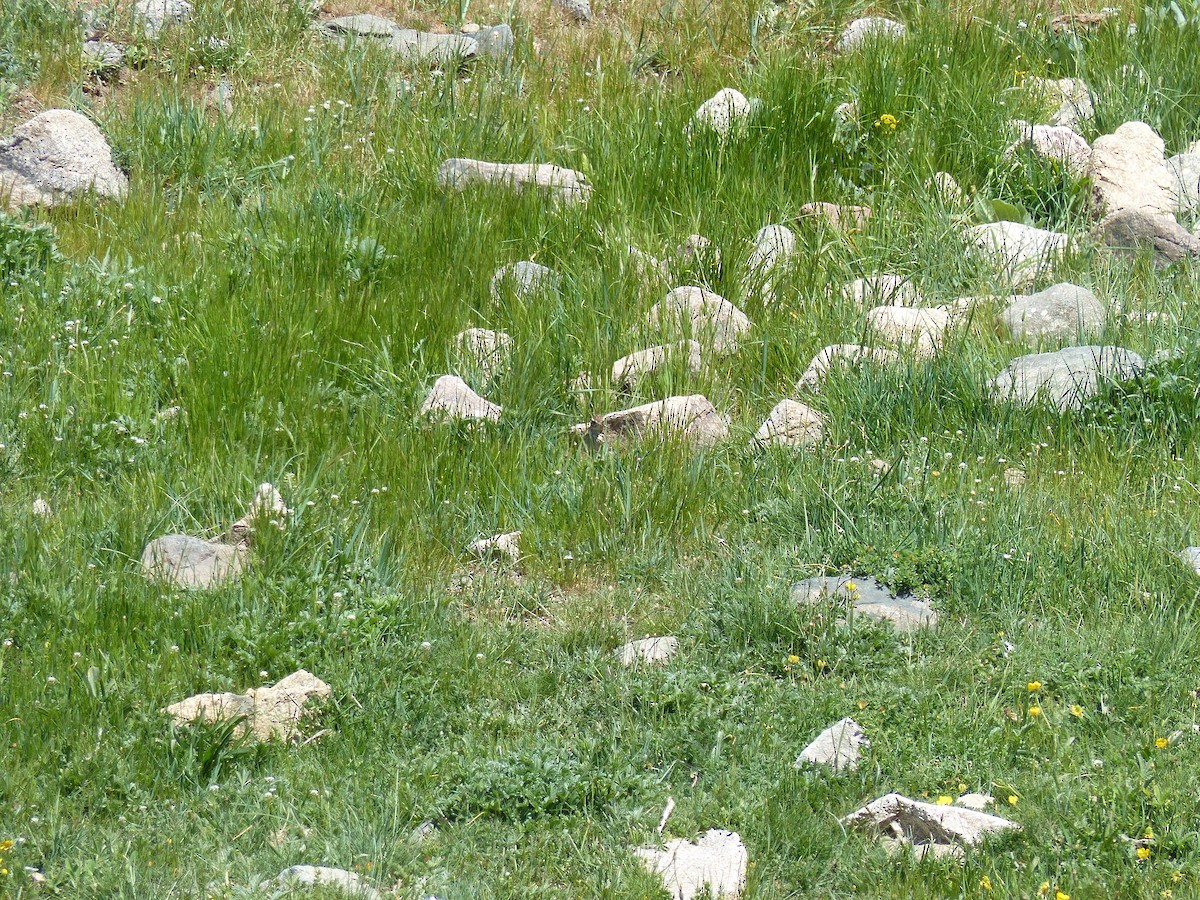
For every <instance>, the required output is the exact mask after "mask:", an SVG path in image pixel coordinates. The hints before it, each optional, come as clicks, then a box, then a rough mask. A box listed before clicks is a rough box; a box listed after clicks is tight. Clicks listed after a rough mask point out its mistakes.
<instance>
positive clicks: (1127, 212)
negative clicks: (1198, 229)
mask: <svg viewBox="0 0 1200 900" xmlns="http://www.w3.org/2000/svg"><path fill="white" fill-rule="evenodd" d="M1092 237H1093V238H1094V239H1095V240H1097V241H1099V242H1100V243H1102V244H1104V245H1105V246H1106V247H1108V248H1109V249H1111V250H1114V251H1115V252H1117V253H1118V254H1120V255H1122V256H1129V257H1135V256H1137V255H1138V254H1140V253H1142V252H1146V251H1149V252H1151V253H1153V255H1154V264H1155V265H1156V266H1158V267H1159V268H1162V267H1165V266H1169V265H1170V264H1171V263H1174V262H1179V261H1180V260H1182V259H1197V258H1200V238H1197V236H1196V235H1193V234H1189V233H1188V231H1187V229H1186V228H1184V227H1183V226H1182V225H1180V224H1179V222H1178V221H1177V220H1176V218H1175V216H1174V215H1172V214H1171V213H1159V212H1153V211H1151V210H1146V209H1118V210H1117V211H1116V212H1112V213H1109V214H1108V215H1107V216H1105V217H1104V218H1103V219H1102V220H1101V221H1100V224H1099V225H1097V226H1096V227H1095V228H1094V229H1093V231H1092Z"/></svg>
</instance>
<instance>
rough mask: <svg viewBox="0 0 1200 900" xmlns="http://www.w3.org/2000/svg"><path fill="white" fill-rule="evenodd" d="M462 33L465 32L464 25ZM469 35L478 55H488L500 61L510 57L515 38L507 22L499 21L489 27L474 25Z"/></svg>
mask: <svg viewBox="0 0 1200 900" xmlns="http://www.w3.org/2000/svg"><path fill="white" fill-rule="evenodd" d="M463 33H464V34H465V33H467V30H466V27H465V26H464V27H463ZM471 37H472V38H474V40H475V46H476V47H477V48H478V50H479V55H480V56H488V57H491V58H492V59H497V60H501V61H503V60H507V59H511V58H512V55H513V47H515V46H516V38H514V37H513V30H512V28H511V27H509V26H508V25H507V24H504V23H501V24H499V25H493V26H491V27H490V28H479V27H478V26H476V30H475V31H474V33H472V34H471Z"/></svg>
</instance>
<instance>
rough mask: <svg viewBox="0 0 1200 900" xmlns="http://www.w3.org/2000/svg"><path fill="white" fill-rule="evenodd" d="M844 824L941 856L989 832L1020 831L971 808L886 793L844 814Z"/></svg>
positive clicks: (894, 842) (969, 843)
mask: <svg viewBox="0 0 1200 900" xmlns="http://www.w3.org/2000/svg"><path fill="white" fill-rule="evenodd" d="M841 822H842V825H844V826H846V827H848V828H856V829H859V830H861V831H866V832H869V833H871V834H874V835H876V836H878V837H880V838H881V839H883V840H885V841H887V842H888V843H889V844H890V845H891V846H893V847H896V848H897V849H901V848H903V847H908V846H911V847H913V848H914V850H916V851H917V852H918V853H919V854H922V855H923V854H925V853H933V854H934V855H936V856H940V855H943V854H947V853H955V852H958V851H960V850H961V848H963V847H974V846H975V845H976V844H978V843H979V842H980V841H982V840H983V839H984V838H985V837H986V836H987V835H989V834H999V833H1001V832H1005V831H1017V830H1020V827H1021V826H1020V825H1017V824H1016V823H1015V822H1010V821H1009V820H1008V819H1002V818H1000V817H999V816H992V815H988V814H987V813H982V812H977V811H975V810H972V809H964V808H962V807H958V806H939V805H937V804H935V803H922V802H921V801H919V800H910V799H909V798H908V797H905V796H903V795H901V794H887V795H885V796H883V797H880V798H879V799H878V800H873V801H871V802H870V803H868V804H867V805H866V806H864V807H863V808H862V809H859V810H856V811H855V812H852V813H850V814H849V815H848V816H844V817H843V818H842V820H841Z"/></svg>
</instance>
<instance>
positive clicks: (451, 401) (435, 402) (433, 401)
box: [421, 375, 503, 422]
mask: <svg viewBox="0 0 1200 900" xmlns="http://www.w3.org/2000/svg"><path fill="white" fill-rule="evenodd" d="M501 412H503V409H502V407H500V406H497V405H496V404H495V403H491V402H489V401H487V400H485V399H483V397H480V396H479V395H478V394H477V393H475V392H474V391H473V390H471V388H470V387H468V386H467V383H466V382H465V381H463V380H462V379H461V378H459V377H458V376H457V375H443V376H442V377H441V378H439V379H438V380H437V381H435V382H434V384H433V389H432V390H431V391H430V392H429V396H427V397H426V398H425V402H424V403H422V404H421V415H423V416H429V415H432V416H433V417H435V418H440V419H485V420H488V421H491V422H496V421H498V420H499V419H500V413H501Z"/></svg>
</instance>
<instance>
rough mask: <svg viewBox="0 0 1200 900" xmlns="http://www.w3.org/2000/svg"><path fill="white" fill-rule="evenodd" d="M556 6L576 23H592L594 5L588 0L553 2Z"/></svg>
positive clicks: (553, 0)
mask: <svg viewBox="0 0 1200 900" xmlns="http://www.w3.org/2000/svg"><path fill="white" fill-rule="evenodd" d="M552 2H553V4H554V6H556V7H558V8H559V9H561V10H562V11H563V12H565V13H566V14H567V15H568V16H570V17H571V18H572V19H574V20H575V21H576V22H580V23H582V22H590V21H592V5H591V3H589V2H588V0H552Z"/></svg>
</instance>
